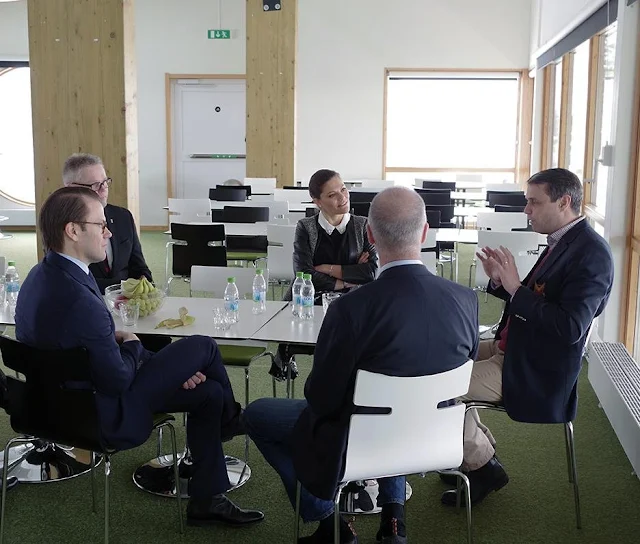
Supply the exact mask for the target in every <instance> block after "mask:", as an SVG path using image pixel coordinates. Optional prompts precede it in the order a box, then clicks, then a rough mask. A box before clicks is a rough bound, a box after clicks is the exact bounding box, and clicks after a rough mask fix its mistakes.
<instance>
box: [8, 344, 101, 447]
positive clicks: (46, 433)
mask: <svg viewBox="0 0 640 544" xmlns="http://www.w3.org/2000/svg"><path fill="white" fill-rule="evenodd" d="M0 350H1V351H2V360H3V362H4V364H5V365H6V366H7V367H8V368H10V369H12V370H15V371H16V372H19V373H20V374H22V375H23V376H24V380H22V379H18V378H15V377H13V376H7V388H8V412H9V414H10V415H11V427H12V428H13V430H14V431H15V432H17V433H20V434H26V435H33V436H37V437H38V438H42V439H45V440H51V441H54V442H59V443H62V444H66V445H68V446H74V447H78V448H83V449H87V450H92V451H103V448H104V446H103V444H102V441H101V439H100V426H99V422H98V412H97V408H96V404H95V389H94V387H93V385H92V383H91V373H90V363H89V354H88V352H87V351H86V350H85V349H83V348H76V349H69V350H41V349H36V348H33V347H30V346H27V345H26V344H22V343H20V342H18V341H16V340H13V339H11V338H7V337H6V336H2V337H0Z"/></svg>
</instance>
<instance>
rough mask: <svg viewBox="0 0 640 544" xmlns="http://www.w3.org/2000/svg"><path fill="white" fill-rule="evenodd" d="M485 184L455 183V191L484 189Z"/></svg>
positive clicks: (477, 182) (471, 182) (482, 182)
mask: <svg viewBox="0 0 640 544" xmlns="http://www.w3.org/2000/svg"><path fill="white" fill-rule="evenodd" d="M485 187H486V183H485V182H484V181H456V189H458V190H466V189H484V188H485Z"/></svg>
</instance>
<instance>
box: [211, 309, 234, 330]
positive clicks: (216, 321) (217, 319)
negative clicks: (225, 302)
mask: <svg viewBox="0 0 640 544" xmlns="http://www.w3.org/2000/svg"><path fill="white" fill-rule="evenodd" d="M229 327H231V319H230V316H229V313H228V312H227V311H226V310H225V309H224V308H214V309H213V328H214V329H215V330H217V331H226V330H229Z"/></svg>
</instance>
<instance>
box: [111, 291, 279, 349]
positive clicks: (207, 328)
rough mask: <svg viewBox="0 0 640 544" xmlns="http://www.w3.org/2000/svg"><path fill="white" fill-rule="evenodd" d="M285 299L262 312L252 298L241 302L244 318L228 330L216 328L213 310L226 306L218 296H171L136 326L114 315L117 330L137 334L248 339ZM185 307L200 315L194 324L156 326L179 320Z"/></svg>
mask: <svg viewBox="0 0 640 544" xmlns="http://www.w3.org/2000/svg"><path fill="white" fill-rule="evenodd" d="M286 304H287V303H286V302H284V301H271V300H269V301H267V309H266V311H265V312H264V313H262V314H257V315H254V314H253V313H252V311H251V309H252V307H253V301H252V300H241V301H240V318H239V320H238V323H235V324H234V325H231V327H230V328H229V329H228V330H226V331H221V330H216V329H214V328H213V309H214V308H222V307H223V301H222V300H221V299H215V298H198V297H167V298H166V299H165V301H164V305H163V306H162V308H161V309H160V310H159V311H158V312H157V313H155V314H154V315H150V316H147V317H141V318H140V319H139V320H138V324H137V325H136V326H135V327H124V326H123V325H122V321H121V320H120V317H114V321H115V323H116V329H119V330H124V331H128V332H133V333H135V334H163V335H167V336H192V335H194V334H201V335H203V336H210V337H212V338H216V339H229V340H246V339H249V338H251V337H252V336H253V335H255V333H256V332H258V330H259V329H260V328H261V327H263V326H264V325H265V324H266V323H267V322H268V321H269V320H270V319H272V318H273V317H274V316H275V315H276V314H277V313H278V312H279V311H280V310H281V309H282V308H283V307H284V306H286ZM182 306H184V307H185V308H187V310H189V315H191V316H193V317H195V318H196V320H195V322H194V323H193V324H192V325H187V326H182V327H176V328H175V329H166V328H164V329H156V328H155V326H156V325H157V324H158V323H160V321H163V320H164V319H178V317H179V314H178V309H179V308H180V307H182Z"/></svg>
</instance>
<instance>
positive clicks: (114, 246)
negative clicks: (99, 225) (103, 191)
mask: <svg viewBox="0 0 640 544" xmlns="http://www.w3.org/2000/svg"><path fill="white" fill-rule="evenodd" d="M104 217H105V219H106V221H107V228H108V229H109V230H110V231H111V233H112V234H113V236H112V237H111V238H109V243H110V244H111V255H112V256H113V259H112V261H111V272H112V271H113V270H114V269H115V268H116V259H117V258H118V244H117V242H116V241H115V239H116V233H115V229H116V228H117V225H116V224H115V223H114V219H113V217H112V215H111V206H109V204H107V205H106V206H105V208H104ZM102 267H103V269H104V272H105V274H106V273H107V268H106V266H104V263H103V264H102ZM111 272H109V274H108V275H109V276H111Z"/></svg>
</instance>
